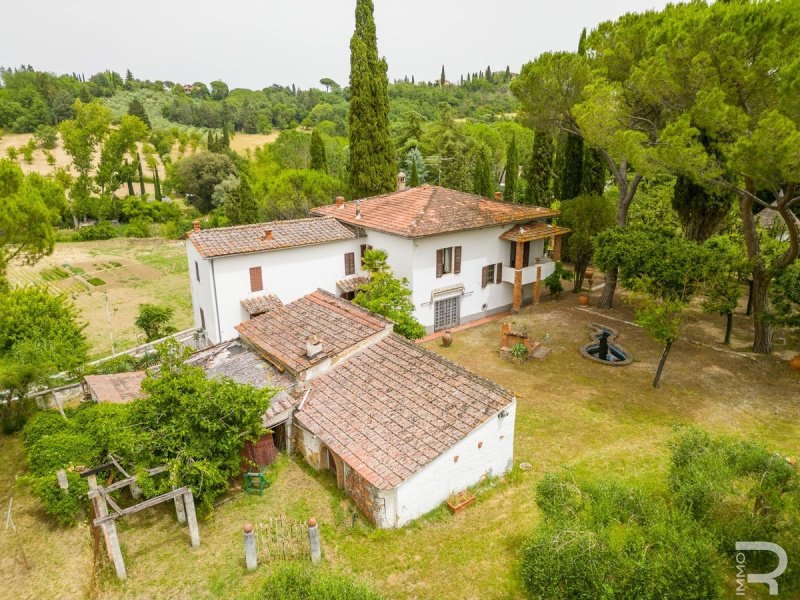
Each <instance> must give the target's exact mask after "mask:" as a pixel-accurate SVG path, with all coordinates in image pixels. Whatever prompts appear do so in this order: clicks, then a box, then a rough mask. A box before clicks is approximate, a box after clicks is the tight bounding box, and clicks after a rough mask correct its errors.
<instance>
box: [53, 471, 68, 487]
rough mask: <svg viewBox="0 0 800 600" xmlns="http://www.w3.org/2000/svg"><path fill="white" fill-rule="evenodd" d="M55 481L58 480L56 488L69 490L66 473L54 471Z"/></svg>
mask: <svg viewBox="0 0 800 600" xmlns="http://www.w3.org/2000/svg"><path fill="white" fill-rule="evenodd" d="M56 479H58V487H60V488H61V489H62V490H68V489H69V480H68V479H67V472H66V471H65V470H64V469H59V470H58V471H56Z"/></svg>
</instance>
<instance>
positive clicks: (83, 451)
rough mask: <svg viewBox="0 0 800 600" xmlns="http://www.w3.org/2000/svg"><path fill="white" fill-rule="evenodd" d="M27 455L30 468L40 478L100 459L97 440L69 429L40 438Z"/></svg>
mask: <svg viewBox="0 0 800 600" xmlns="http://www.w3.org/2000/svg"><path fill="white" fill-rule="evenodd" d="M27 455H28V468H29V469H30V470H31V471H32V472H33V473H34V474H35V475H40V476H41V475H52V474H53V473H55V472H56V471H57V470H58V469H63V468H66V467H68V466H70V465H91V464H93V463H95V462H97V459H98V458H99V456H98V451H97V445H96V444H95V440H93V439H92V438H91V437H89V436H88V435H84V434H82V433H76V432H74V431H70V430H69V429H68V430H65V431H62V432H59V433H53V434H50V435H46V436H43V437H41V438H39V439H38V440H36V442H34V443H33V444H32V445H31V446H30V449H29V451H28V453H27Z"/></svg>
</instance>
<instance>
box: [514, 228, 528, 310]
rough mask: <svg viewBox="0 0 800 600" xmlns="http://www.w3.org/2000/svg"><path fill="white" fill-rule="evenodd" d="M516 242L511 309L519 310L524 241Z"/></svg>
mask: <svg viewBox="0 0 800 600" xmlns="http://www.w3.org/2000/svg"><path fill="white" fill-rule="evenodd" d="M515 243H516V244H517V248H516V254H515V255H514V269H516V270H515V271H514V300H513V302H514V303H513V309H514V310H515V311H516V310H520V309H521V308H522V259H523V250H524V248H525V244H524V243H520V242H515Z"/></svg>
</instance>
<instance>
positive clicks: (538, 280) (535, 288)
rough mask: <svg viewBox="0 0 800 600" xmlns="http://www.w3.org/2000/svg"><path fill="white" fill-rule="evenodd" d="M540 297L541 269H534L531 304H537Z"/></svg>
mask: <svg viewBox="0 0 800 600" xmlns="http://www.w3.org/2000/svg"><path fill="white" fill-rule="evenodd" d="M541 295H542V267H536V282H535V283H534V284H533V303H534V304H539V298H540V297H541Z"/></svg>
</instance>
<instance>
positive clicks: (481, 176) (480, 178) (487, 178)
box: [472, 144, 494, 198]
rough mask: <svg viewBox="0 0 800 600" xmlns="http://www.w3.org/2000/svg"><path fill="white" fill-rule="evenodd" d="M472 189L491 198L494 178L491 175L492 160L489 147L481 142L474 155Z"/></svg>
mask: <svg viewBox="0 0 800 600" xmlns="http://www.w3.org/2000/svg"><path fill="white" fill-rule="evenodd" d="M472 191H473V192H474V193H476V194H478V195H479V196H483V197H484V198H491V197H492V194H493V193H494V178H493V177H492V161H491V158H490V157H489V149H488V148H487V147H486V145H485V144H481V146H480V148H479V149H478V151H477V154H476V156H475V170H474V172H473V178H472Z"/></svg>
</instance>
